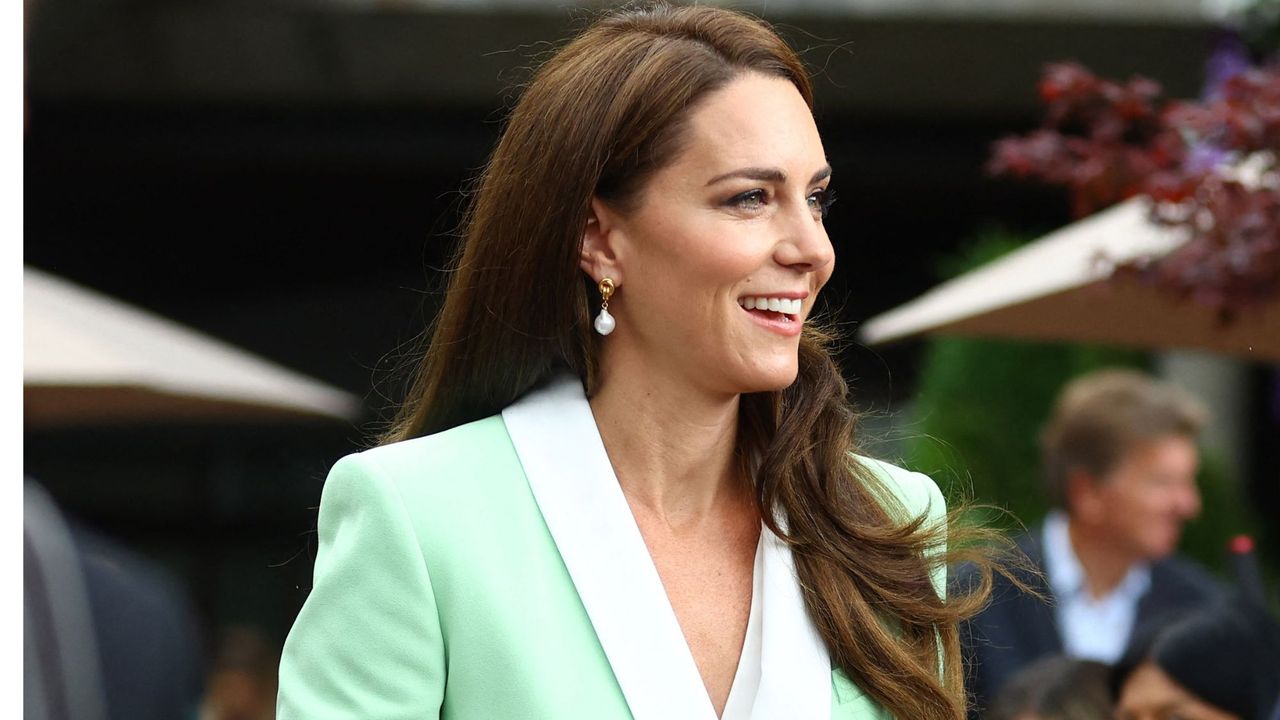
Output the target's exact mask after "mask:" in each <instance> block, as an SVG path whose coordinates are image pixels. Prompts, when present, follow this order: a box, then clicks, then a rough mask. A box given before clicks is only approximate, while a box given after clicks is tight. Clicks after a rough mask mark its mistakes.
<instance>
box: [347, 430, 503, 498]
mask: <svg viewBox="0 0 1280 720" xmlns="http://www.w3.org/2000/svg"><path fill="white" fill-rule="evenodd" d="M513 480H519V481H521V482H522V481H523V474H522V471H521V468H520V461H519V459H518V457H517V456H516V453H515V449H514V447H512V445H511V438H510V437H509V436H508V435H507V431H506V426H505V425H504V424H503V422H502V417H501V416H500V415H493V416H490V417H487V418H484V419H481V420H476V421H474V422H470V423H467V424H465V425H459V426H457V427H454V428H450V429H448V430H444V431H442V432H438V433H434V434H432V435H426V436H423V437H418V438H412V439H409V440H402V441H399V442H394V443H388V444H386V445H379V446H377V447H373V448H369V449H366V450H362V451H360V452H355V453H351V454H350V455H347V456H345V457H343V458H341V459H339V460H338V461H337V462H336V463H335V464H334V466H333V469H332V470H330V472H329V478H328V480H327V481H326V483H325V484H326V491H327V489H328V486H329V485H331V484H355V485H359V486H362V487H363V489H364V492H369V493H391V494H393V495H397V496H399V497H400V499H401V500H402V501H403V502H406V503H409V504H410V505H413V506H416V507H418V508H430V507H449V506H451V505H452V506H455V507H456V506H457V504H458V503H460V502H463V501H465V500H467V498H468V497H470V496H475V497H477V498H478V497H482V496H483V495H484V494H486V493H492V492H493V491H494V490H495V489H496V487H495V486H496V485H500V484H503V483H507V484H510V483H511V482H512V481H513Z"/></svg>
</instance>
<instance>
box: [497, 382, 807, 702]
mask: <svg viewBox="0 0 1280 720" xmlns="http://www.w3.org/2000/svg"><path fill="white" fill-rule="evenodd" d="M502 416H503V421H504V423H505V424H506V427H507V431H508V434H509V435H510V437H511V440H512V444H513V446H514V447H515V450H516V454H517V456H518V457H519V458H520V463H521V465H522V467H523V468H524V471H525V475H526V477H527V479H528V481H529V486H530V489H531V490H532V491H533V495H534V499H535V500H536V502H537V504H538V508H539V510H540V511H541V512H542V515H543V519H544V520H545V521H546V523H547V528H548V530H549V531H550V532H551V536H552V538H553V539H554V540H555V543H556V547H557V549H558V550H559V551H560V555H561V558H562V559H563V560H564V562H565V567H566V568H567V570H568V571H569V576H570V578H571V579H572V580H573V583H574V587H575V588H576V590H577V591H578V596H579V597H580V598H581V600H582V604H583V607H584V609H585V610H586V611H587V615H588V617H589V618H590V619H591V623H592V625H593V627H594V628H595V631H596V636H597V637H598V638H599V640H600V644H601V647H602V649H603V650H604V652H605V656H606V657H607V659H608V661H609V664H610V665H611V667H612V668H613V671H614V677H615V678H616V679H617V681H618V685H619V687H620V689H621V690H622V693H623V696H624V697H625V698H626V701H627V704H628V706H629V707H630V709H631V714H632V716H633V718H635V720H667V719H668V718H682V719H685V718H687V719H689V720H717V716H716V713H715V708H714V705H713V704H712V701H711V697H710V695H708V693H707V690H706V685H705V684H704V682H703V680H702V675H701V673H700V671H699V670H698V667H697V663H696V662H695V661H694V659H693V653H692V651H691V649H690V648H689V644H688V642H687V641H686V640H685V637H684V633H683V631H682V630H681V627H680V624H679V621H678V620H677V618H676V614H675V611H674V609H673V608H672V605H671V602H670V599H669V598H668V596H667V593H666V588H665V586H664V585H663V583H662V579H661V578H660V576H659V575H658V571H657V566H656V565H655V564H654V562H653V558H652V556H651V555H650V554H649V549H648V546H647V545H646V544H645V541H644V538H643V536H642V535H641V532H640V528H639V526H638V524H637V523H636V520H635V516H634V515H633V514H632V512H631V508H630V506H629V505H628V503H627V501H626V498H625V496H624V495H623V492H622V488H621V486H620V485H619V484H618V479H617V476H616V475H615V474H614V471H613V466H612V464H611V463H610V461H609V457H608V454H607V452H606V450H605V447H604V442H603V440H602V439H601V437H600V433H599V430H598V428H597V426H596V424H595V418H594V416H593V415H592V413H591V407H590V405H589V404H588V403H587V400H586V397H585V394H584V393H583V390H582V384H581V381H580V380H579V379H578V378H577V377H574V376H572V375H566V376H562V377H560V378H556V379H555V380H553V381H552V382H550V383H549V384H548V385H546V386H544V387H542V388H539V389H536V390H534V391H532V392H530V393H529V394H528V395H526V396H525V397H524V398H522V399H521V400H519V401H518V402H516V403H514V404H512V405H511V406H509V407H508V408H506V409H505V410H503V412H502ZM752 576H753V577H752V587H753V592H752V611H751V612H752V613H755V612H757V606H758V611H759V618H758V622H757V625H756V628H755V629H756V630H758V631H759V638H760V645H759V648H760V651H759V653H757V654H756V656H757V657H758V658H759V662H760V667H759V673H758V675H757V677H758V682H757V684H756V688H755V693H754V695H755V697H754V698H753V700H752V702H751V703H750V705H751V709H750V712H749V714H747V715H743V716H740V717H739V716H733V717H728V716H726V717H722V718H719V720H747V719H748V718H773V717H806V718H815V719H817V718H826V717H829V715H830V712H831V666H830V660H829V658H828V656H827V654H826V649H825V646H824V645H823V644H822V641H821V638H820V637H819V636H818V634H817V630H816V628H814V627H813V624H812V622H811V621H810V620H809V618H808V615H807V612H806V610H805V607H804V601H803V597H802V595H801V593H800V589H799V586H798V583H797V581H796V579H795V567H794V564H793V562H792V559H791V553H790V550H789V549H788V548H787V547H786V545H785V544H784V543H783V542H782V541H781V540H780V539H779V538H777V536H775V535H773V533H772V532H770V531H769V529H768V528H767V527H762V529H761V536H760V540H759V542H758V544H757V563H756V565H755V566H754V569H753V573H752ZM748 630H749V632H750V631H751V630H752V628H751V622H750V619H749V620H748ZM745 649H746V640H745V639H744V652H743V653H742V654H741V655H740V657H739V661H738V669H737V671H736V672H735V676H734V681H733V684H732V685H731V689H730V699H732V700H734V702H735V705H734V708H735V712H736V708H737V707H739V706H738V705H737V704H736V703H738V702H742V704H743V705H745V704H746V701H745V700H741V701H739V700H738V698H737V696H736V695H735V693H736V690H737V686H738V683H739V677H740V676H743V682H744V685H743V687H742V690H743V692H746V691H747V690H748V689H749V685H748V684H746V683H747V680H746V679H745V676H744V666H743V657H744V656H746V653H745ZM725 708H726V713H727V711H728V710H729V708H730V705H729V703H728V702H726V705H725Z"/></svg>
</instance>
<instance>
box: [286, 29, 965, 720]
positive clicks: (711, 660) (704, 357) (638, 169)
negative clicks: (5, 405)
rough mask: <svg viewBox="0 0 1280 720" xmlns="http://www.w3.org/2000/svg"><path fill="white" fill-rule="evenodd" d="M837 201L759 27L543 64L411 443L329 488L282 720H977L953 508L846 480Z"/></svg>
mask: <svg viewBox="0 0 1280 720" xmlns="http://www.w3.org/2000/svg"><path fill="white" fill-rule="evenodd" d="M830 182H831V168H830V166H829V165H828V161H827V158H826V156H825V152H824V150H823V147H822V142H821V139H820V137H819V135H818V131H817V128H816V126H815V124H814V119H813V115H812V93H811V88H810V81H809V77H808V74H807V72H806V70H805V69H804V67H803V65H802V64H801V62H800V60H799V58H798V57H797V56H796V55H795V53H794V51H793V50H792V49H791V48H790V47H788V46H787V45H786V44H785V43H784V42H783V41H782V40H781V39H780V38H779V37H778V36H777V35H776V34H775V33H774V32H773V30H772V29H770V28H769V27H768V26H767V25H766V24H765V23H763V22H762V21H759V20H756V19H754V18H750V17H748V16H745V15H742V14H739V13H736V12H732V11H729V10H726V9H723V8H716V7H708V6H694V7H673V6H669V5H666V4H652V5H645V6H639V7H637V6H632V7H629V8H628V9H625V10H621V11H616V12H610V13H606V14H604V15H603V17H602V18H601V19H599V20H597V21H596V22H595V23H594V24H593V25H592V26H591V27H589V28H588V29H587V30H585V31H584V32H583V33H582V34H581V35H579V36H578V37H577V38H576V39H574V40H573V41H571V42H569V43H568V44H566V45H564V46H563V47H562V48H560V49H559V50H558V51H557V52H556V53H555V54H554V55H553V56H551V57H550V58H549V59H548V60H547V61H546V62H545V63H544V64H543V65H542V66H541V68H540V69H539V70H538V71H537V73H536V74H535V76H534V77H533V79H532V81H531V82H530V83H529V84H528V85H527V86H526V87H525V89H524V91H523V94H522V96H521V97H520V99H519V101H518V102H517V104H516V106H515V108H514V109H513V111H512V113H511V115H510V117H509V119H508V121H507V124H506V127H505V129H504V130H503V133H502V136H501V138H500V139H499V141H498V145H497V147H496V149H495V150H494V152H493V154H492V156H491V158H490V160H489V163H488V165H487V167H486V169H485V171H484V172H483V174H482V176H481V177H480V178H479V180H478V186H477V190H476V192H475V193H474V195H473V196H472V206H471V208H470V210H469V214H468V222H467V225H466V227H465V229H464V233H463V241H462V245H461V251H460V254H459V255H458V256H457V258H456V261H455V263H454V264H453V268H454V271H453V275H452V278H451V279H450V285H449V289H448V291H447V294H446V297H445V300H444V307H443V310H442V312H441V315H440V317H439V318H438V319H437V320H436V323H435V329H434V334H433V336H432V340H431V344H430V346H429V348H428V349H427V351H426V355H425V358H424V359H423V362H422V366H421V369H420V372H419V375H418V377H417V381H416V382H415V384H414V386H413V388H412V390H411V392H410V394H409V397H408V399H407V402H406V405H405V406H404V407H403V408H402V410H401V414H400V415H399V419H398V422H397V423H396V424H395V427H394V429H393V430H392V431H391V432H390V433H389V434H388V435H387V436H386V437H385V438H384V442H383V444H382V445H381V446H380V447H376V448H373V449H371V450H367V451H365V452H363V453H359V454H355V455H351V456H348V457H346V458H344V459H342V460H340V461H339V462H338V463H337V464H336V465H335V467H334V468H333V470H332V471H331V472H330V475H329V478H328V480H327V481H326V483H325V485H324V489H323V495H322V499H321V503H320V510H319V519H318V541H319V547H318V554H317V557H316V561H315V579H314V586H313V588H312V590H311V593H310V595H309V597H308V598H307V600H306V602H305V604H304V606H303V608H302V610H301V612H300V613H299V615H298V618H297V620H296V622H295V624H294V626H293V628H292V630H291V631H290V633H289V637H288V639H287V640H286V642H285V646H284V650H283V654H282V661H281V667H280V695H279V703H278V712H279V717H280V718H281V720H295V719H303V718H330V719H336V718H373V717H377V718H384V719H388V720H390V719H396V718H438V717H449V718H454V719H455V720H466V719H468V718H474V719H477V720H481V719H483V720H496V719H499V718H521V719H528V720H537V719H541V718H546V719H549V720H552V719H554V720H571V719H572V718H590V719H591V720H608V719H610V718H619V719H621V718H635V719H636V720H674V719H676V718H679V719H681V720H684V719H693V720H715V719H716V718H722V719H723V720H741V719H743V718H753V719H754V720H771V719H774V718H778V719H788V720H789V719H791V718H799V719H803V720H821V719H823V718H841V719H845V720H851V719H855V718H866V719H868V720H870V719H871V718H881V717H885V716H886V715H893V716H896V717H901V718H911V719H912V720H944V719H946V720H951V719H953V718H955V717H957V716H960V715H962V714H963V703H964V693H963V689H962V676H961V667H960V664H959V647H958V639H957V635H956V625H955V621H956V619H957V617H959V616H960V615H961V614H962V613H965V612H968V611H969V610H970V609H971V608H973V607H974V606H975V605H976V602H977V599H976V598H971V597H969V598H966V597H952V598H949V599H948V600H947V601H946V602H944V600H943V591H944V587H943V585H942V583H943V580H944V573H945V562H946V559H947V557H948V553H949V552H951V551H949V550H947V549H946V537H945V536H944V533H945V532H946V531H947V526H946V522H945V517H946V510H945V507H944V501H943V498H942V495H941V493H940V492H939V490H938V488H937V486H936V485H934V483H933V481H932V480H930V479H929V478H927V477H926V476H923V475H920V474H918V473H912V472H908V471H906V470H902V469H900V468H897V467H894V466H891V465H888V464H886V463H880V462H877V461H873V460H870V459H866V458H860V457H859V456H857V455H855V454H854V452H853V451H854V447H853V445H852V444H853V442H854V424H853V422H854V413H853V410H852V408H851V406H850V403H849V400H848V397H847V395H848V389H847V386H846V384H845V382H844V380H843V379H842V377H841V374H840V371H839V368H838V367H837V366H836V364H835V362H834V359H833V357H832V355H831V354H830V352H829V351H828V350H827V349H826V346H825V345H824V341H823V338H824V337H825V336H824V335H823V334H822V333H821V332H820V331H818V329H817V328H816V326H815V325H814V324H813V321H812V320H811V319H810V316H811V313H812V312H813V310H814V306H815V302H816V300H817V295H818V293H819V291H820V290H821V289H822V287H823V286H824V285H825V283H826V282H827V280H828V279H829V277H830V276H831V272H832V267H833V262H834V251H833V248H832V244H831V242H830V240H829V238H828V237H827V234H826V230H825V229H824V226H823V218H824V216H825V215H826V212H827V207H828V206H829V205H830V202H831V197H832V196H831V193H830V190H829V189H828V185H829V183H830ZM593 316H594V322H593V319H592V318H593ZM954 537H956V536H955V535H953V538H954ZM969 547H971V546H969Z"/></svg>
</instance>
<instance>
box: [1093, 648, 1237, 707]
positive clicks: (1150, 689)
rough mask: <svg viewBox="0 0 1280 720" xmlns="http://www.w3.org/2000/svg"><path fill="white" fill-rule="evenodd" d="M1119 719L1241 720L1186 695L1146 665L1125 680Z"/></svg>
mask: <svg viewBox="0 0 1280 720" xmlns="http://www.w3.org/2000/svg"><path fill="white" fill-rule="evenodd" d="M1116 718H1117V720H1240V718H1239V717H1237V716H1236V715H1233V714H1232V713H1229V712H1226V711H1224V710H1219V709H1218V708H1216V707H1214V706H1212V705H1209V704H1208V703H1206V702H1204V701H1203V700H1200V699H1199V698H1197V697H1196V696H1194V695H1192V694H1191V693H1189V692H1187V691H1186V689H1184V688H1183V687H1182V686H1181V685H1179V684H1177V683H1176V682H1174V681H1173V678H1170V677H1169V676H1168V675H1167V674H1165V672H1164V671H1163V670H1161V669H1160V668H1159V666H1157V665H1156V664H1155V663H1152V662H1146V663H1143V664H1142V665H1139V666H1138V669H1137V670H1134V671H1133V674H1132V675H1130V676H1129V679H1128V680H1126V681H1125V683H1124V688H1123V689H1122V690H1121V691H1120V700H1119V702H1118V703H1116Z"/></svg>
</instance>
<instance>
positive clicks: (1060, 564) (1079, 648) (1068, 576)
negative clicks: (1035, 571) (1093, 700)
mask: <svg viewBox="0 0 1280 720" xmlns="http://www.w3.org/2000/svg"><path fill="white" fill-rule="evenodd" d="M1044 565H1045V568H1044V569H1045V575H1047V576H1048V580H1049V587H1050V589H1052V590H1053V595H1054V597H1055V598H1056V599H1057V606H1056V608H1055V610H1054V611H1055V613H1056V614H1057V616H1058V627H1059V629H1060V632H1061V634H1062V647H1063V650H1065V651H1066V653H1067V655H1070V656H1072V657H1078V658H1084V659H1086V660H1097V661H1099V662H1104V663H1108V664H1110V663H1114V662H1116V661H1117V660H1119V659H1120V656H1121V655H1123V654H1124V649H1125V647H1126V646H1127V645H1128V643H1129V635H1130V633H1132V631H1133V622H1134V619H1135V617H1136V616H1137V613H1138V601H1139V600H1140V599H1141V598H1142V596H1143V594H1144V593H1146V592H1147V589H1148V588H1150V587H1151V567H1150V566H1149V565H1147V564H1145V563H1137V564H1134V565H1133V566H1132V567H1130V568H1129V571H1128V572H1127V573H1125V576H1124V579H1122V580H1121V581H1120V584H1119V585H1117V586H1116V588H1115V589H1114V590H1112V591H1111V592H1110V593H1108V594H1107V595H1105V596H1103V597H1101V598H1094V597H1093V596H1092V595H1091V594H1090V593H1089V587H1088V584H1087V583H1086V582H1085V575H1084V568H1083V567H1081V565H1080V560H1079V559H1078V558H1077V557H1076V553H1075V550H1074V549H1073V548H1072V547H1071V536H1070V534H1069V533H1068V532H1067V516H1066V514H1065V513H1063V512H1062V511H1061V510H1055V511H1053V512H1051V513H1049V515H1048V517H1046V518H1045V521H1044Z"/></svg>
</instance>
